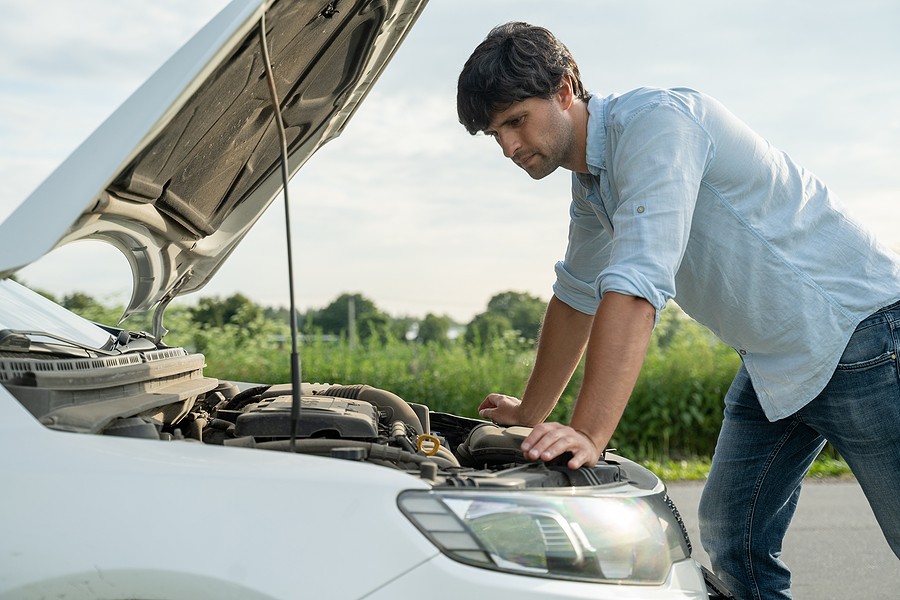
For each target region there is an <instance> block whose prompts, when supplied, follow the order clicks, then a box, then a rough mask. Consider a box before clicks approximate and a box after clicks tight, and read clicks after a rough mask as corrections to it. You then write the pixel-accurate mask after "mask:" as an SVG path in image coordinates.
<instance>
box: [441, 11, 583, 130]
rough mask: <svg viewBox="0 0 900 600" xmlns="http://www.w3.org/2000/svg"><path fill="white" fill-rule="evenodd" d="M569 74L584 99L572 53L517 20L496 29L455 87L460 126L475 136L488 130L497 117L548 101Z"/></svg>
mask: <svg viewBox="0 0 900 600" xmlns="http://www.w3.org/2000/svg"><path fill="white" fill-rule="evenodd" d="M564 76H569V78H570V79H571V80H572V87H573V90H574V92H575V95H576V96H577V97H578V98H581V99H586V98H587V97H588V94H587V92H586V91H585V89H584V85H583V84H582V83H581V75H580V74H579V72H578V65H577V64H576V62H575V59H574V58H572V54H571V53H570V52H569V49H568V48H566V46H565V45H564V44H563V43H562V42H560V41H559V40H558V39H557V38H556V36H554V35H553V34H552V33H550V32H549V31H548V30H546V29H544V28H543V27H537V26H535V25H529V24H528V23H521V22H513V23H506V24H505V25H498V26H497V27H494V28H493V29H492V30H491V32H490V33H488V35H487V37H486V38H484V41H483V42H481V43H480V44H479V45H478V47H477V48H475V50H474V52H472V56H470V57H469V60H467V61H466V64H465V66H464V67H463V70H462V72H461V73H460V74H459V81H458V83H457V88H456V112H457V114H458V115H459V122H460V123H462V124H463V126H464V127H465V128H466V130H467V131H468V132H469V133H471V134H472V135H474V134H476V133H478V132H479V131H484V130H485V129H487V127H488V125H489V124H490V122H491V118H492V116H493V115H494V113H497V112H500V111H503V110H506V109H507V108H508V107H509V106H510V105H511V104H512V103H513V102H518V101H521V100H525V99H527V98H535V97H537V98H545V99H549V98H551V97H553V95H554V94H555V93H556V92H558V91H559V90H560V88H561V87H562V85H563V77H564Z"/></svg>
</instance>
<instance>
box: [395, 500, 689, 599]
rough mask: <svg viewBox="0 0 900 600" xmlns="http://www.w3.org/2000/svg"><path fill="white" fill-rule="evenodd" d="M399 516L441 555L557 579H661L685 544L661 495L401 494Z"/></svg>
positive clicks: (619, 581)
mask: <svg viewBox="0 0 900 600" xmlns="http://www.w3.org/2000/svg"><path fill="white" fill-rule="evenodd" d="M399 505H400V509H401V510H402V511H403V513H404V514H405V515H406V516H407V517H408V518H409V519H410V520H411V521H412V522H413V523H414V524H415V525H416V527H418V528H419V530H420V531H422V533H424V534H425V535H426V536H427V537H428V539H430V540H431V541H432V543H434V544H435V545H436V546H437V547H438V548H439V549H440V550H441V551H442V552H443V553H444V554H446V555H447V556H449V557H450V558H452V559H454V560H457V561H459V562H463V563H467V564H470V565H473V566H477V567H483V568H487V569H494V570H498V571H507V572H512V573H519V574H528V575H537V576H541V577H551V578H558V579H574V580H580V581H591V582H608V583H617V584H661V583H663V582H665V580H666V578H667V577H668V574H669V571H670V570H671V567H672V564H673V563H675V562H676V561H679V560H683V559H685V558H687V557H688V556H689V550H688V547H687V543H686V541H685V539H684V536H683V534H682V530H681V527H680V526H679V524H678V522H677V520H676V519H675V516H674V515H673V513H672V511H671V509H670V508H669V507H668V506H667V505H666V503H665V501H664V500H663V497H662V496H661V495H660V494H651V495H645V496H616V495H609V494H607V495H600V494H597V493H596V492H594V493H591V492H590V491H585V492H581V491H574V492H567V493H558V492H557V493H551V492H493V491H491V492H486V491H457V490H446V491H445V490H431V491H427V492H422V491H410V492H404V493H403V494H401V495H400V498H399Z"/></svg>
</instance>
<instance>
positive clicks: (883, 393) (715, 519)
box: [699, 303, 900, 600]
mask: <svg viewBox="0 0 900 600" xmlns="http://www.w3.org/2000/svg"><path fill="white" fill-rule="evenodd" d="M898 351H900V303H897V304H894V305H892V306H890V307H887V308H884V309H881V310H880V311H878V312H876V313H874V314H873V315H871V316H869V317H868V318H867V319H865V320H864V321H863V322H862V323H860V325H859V327H857V329H856V331H855V332H854V334H853V337H852V338H851V339H850V342H849V344H848V345H847V348H846V349H845V350H844V354H843V356H842V357H841V360H840V364H839V365H838V367H837V369H836V370H835V372H834V375H832V378H831V381H830V382H829V383H828V385H827V386H826V387H825V389H824V390H822V392H821V393H820V394H819V395H818V396H817V397H816V398H815V399H814V400H813V401H812V402H810V403H809V404H807V405H806V406H805V407H803V408H802V409H800V410H799V411H798V412H797V413H795V414H794V415H792V416H790V417H787V418H785V419H781V420H779V421H774V422H770V421H768V420H767V419H766V416H765V415H764V414H763V411H762V409H761V408H760V406H759V401H758V400H757V397H756V393H755V392H754V390H753V385H752V384H751V382H750V378H749V376H748V375H747V371H746V369H744V367H743V366H742V367H741V368H740V370H739V371H738V374H737V376H736V377H735V379H734V381H733V382H732V384H731V387H730V389H729V390H728V393H727V395H726V397H725V419H724V422H723V423H722V430H721V432H720V433H719V440H718V442H717V444H716V451H715V454H714V456H713V463H712V468H711V469H710V474H709V479H708V480H707V482H706V487H705V488H704V491H703V496H702V498H701V500H700V508H699V512H700V515H699V516H700V539H701V542H702V544H703V547H704V549H705V550H706V551H707V552H708V553H709V556H710V560H711V561H712V567H713V570H714V571H715V572H716V574H718V575H719V576H720V577H721V578H722V580H723V581H724V582H725V583H726V584H727V585H729V586H730V588H731V590H732V591H733V593H734V594H735V595H736V596H737V597H738V598H741V600H750V599H753V600H758V599H763V600H769V599H770V598H791V597H792V596H791V591H790V587H791V572H790V570H789V569H788V568H787V566H786V565H785V564H784V562H783V561H782V560H781V559H780V555H781V547H782V541H783V539H784V535H785V533H786V532H787V528H788V525H789V524H790V522H791V518H792V517H793V515H794V510H795V508H796V507H797V499H798V497H799V496H800V485H801V484H802V483H803V477H804V475H805V474H806V472H807V471H808V470H809V466H810V465H811V464H812V462H813V459H815V457H816V456H817V455H818V454H819V451H820V450H821V449H822V447H823V446H824V445H825V442H826V440H827V441H829V442H831V444H832V445H833V446H834V447H835V449H837V451H838V452H839V453H840V454H841V456H842V457H843V458H844V459H845V460H846V461H847V463H848V464H849V465H850V468H851V469H852V470H853V473H854V475H855V476H856V478H857V480H858V481H859V484H860V486H861V487H862V489H863V491H864V492H865V494H866V498H867V499H868V501H869V504H870V506H871V507H872V510H873V512H874V513H875V517H876V518H877V519H878V523H879V525H880V526H881V530H882V532H883V533H884V536H885V538H887V541H888V543H889V544H890V547H891V549H893V551H894V554H896V555H897V556H898V557H900V361H898Z"/></svg>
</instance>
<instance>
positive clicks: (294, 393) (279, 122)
mask: <svg viewBox="0 0 900 600" xmlns="http://www.w3.org/2000/svg"><path fill="white" fill-rule="evenodd" d="M259 37H260V46H261V47H262V56H263V63H264V64H265V67H266V82H267V83H268V84H269V94H270V95H271V97H272V108H273V112H274V113H275V125H276V127H277V129H278V139H279V141H280V142H281V178H282V184H283V185H282V189H283V193H284V226H285V229H286V231H287V234H286V236H285V238H286V241H287V263H288V287H289V294H290V302H291V307H290V308H291V323H290V327H291V452H294V451H295V449H296V444H297V429H298V427H299V425H300V385H301V381H302V378H301V375H300V351H299V349H298V343H297V337H298V334H297V307H296V303H295V301H294V258H293V252H292V251H291V211H290V203H289V202H288V180H289V179H290V175H289V172H288V151H287V135H286V134H285V131H284V119H282V116H281V103H280V102H279V100H278V91H277V90H276V89H275V75H274V74H273V73H272V63H271V61H270V60H269V44H268V42H267V41H266V11H265V10H263V13H262V20H261V21H260V25H259Z"/></svg>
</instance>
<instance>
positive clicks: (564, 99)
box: [554, 75, 575, 110]
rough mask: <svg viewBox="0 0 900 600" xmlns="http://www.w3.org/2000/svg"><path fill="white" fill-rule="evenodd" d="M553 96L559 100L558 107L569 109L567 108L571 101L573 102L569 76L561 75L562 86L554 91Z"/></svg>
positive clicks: (573, 93)
mask: <svg viewBox="0 0 900 600" xmlns="http://www.w3.org/2000/svg"><path fill="white" fill-rule="evenodd" d="M554 97H555V98H556V100H557V101H558V102H559V104H560V107H561V108H562V109H563V110H569V108H570V107H571V106H572V103H573V102H575V92H574V90H573V89H572V78H571V77H569V76H568V75H563V77H562V86H561V87H560V88H559V91H558V92H556V94H555V96H554Z"/></svg>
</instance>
